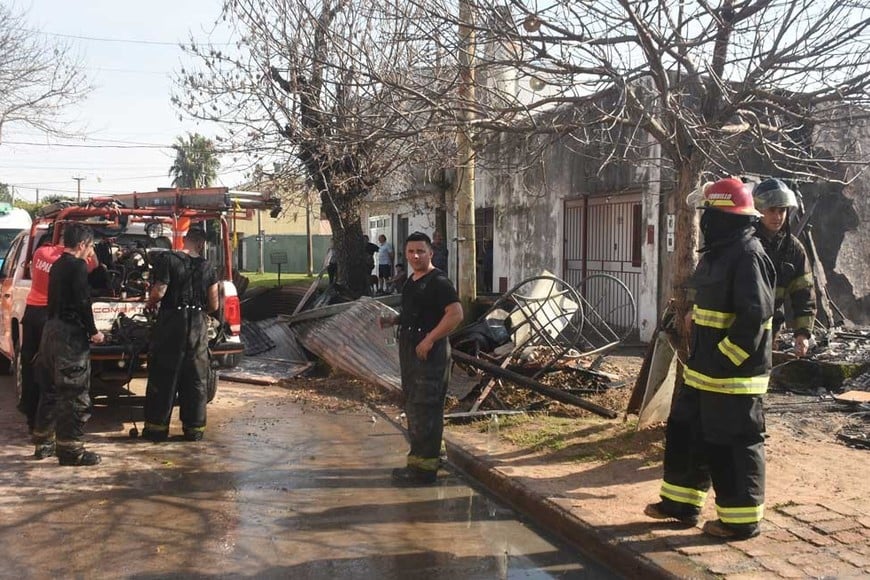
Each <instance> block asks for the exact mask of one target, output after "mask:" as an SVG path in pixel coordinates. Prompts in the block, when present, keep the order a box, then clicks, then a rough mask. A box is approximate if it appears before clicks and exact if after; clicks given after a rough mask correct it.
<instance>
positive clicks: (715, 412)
mask: <svg viewBox="0 0 870 580" xmlns="http://www.w3.org/2000/svg"><path fill="white" fill-rule="evenodd" d="M763 433H764V412H763V408H762V400H761V397H760V396H755V395H730V394H721V393H711V392H706V391H701V390H698V389H694V388H692V387H688V386H683V387H682V388H681V389H680V392H679V394H678V395H677V398H676V400H675V401H674V404H673V407H672V409H671V414H670V416H669V417H668V423H667V433H666V442H665V466H664V467H665V469H664V482H663V483H662V488H661V497H662V498H663V499H664V500H666V501H668V500H669V501H671V502H676V503H677V504H679V505H681V506H682V507H687V506H691V507H694V508H697V509H700V508H701V506H703V504H704V500H705V499H706V496H707V490H708V489H709V488H710V484H711V483H712V485H713V490H714V491H715V493H716V511H717V514H718V516H719V519H720V520H721V521H722V522H723V523H725V524H729V525H732V526H738V527H739V526H743V525H746V526H754V525H757V524H758V523H759V522H760V521H761V519H762V518H763V517H764V437H763Z"/></svg>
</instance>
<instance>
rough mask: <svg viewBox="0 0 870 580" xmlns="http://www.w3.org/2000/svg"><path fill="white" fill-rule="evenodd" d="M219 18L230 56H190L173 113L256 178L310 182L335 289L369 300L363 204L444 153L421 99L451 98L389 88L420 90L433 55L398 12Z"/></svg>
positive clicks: (261, 5) (321, 9)
mask: <svg viewBox="0 0 870 580" xmlns="http://www.w3.org/2000/svg"><path fill="white" fill-rule="evenodd" d="M221 19H222V21H223V22H224V23H225V24H226V25H227V26H229V27H230V28H231V29H232V31H233V32H234V33H235V40H236V42H235V45H234V47H232V48H231V49H229V50H216V49H215V48H213V47H209V46H200V45H197V44H191V45H188V46H185V47H184V48H185V49H186V50H187V51H188V52H189V53H190V54H192V55H194V56H195V57H196V58H197V60H198V63H199V65H201V67H200V69H199V70H196V71H187V70H183V71H181V74H180V78H179V85H180V86H181V87H182V90H181V94H179V95H176V96H175V97H174V101H175V103H176V105H177V106H179V107H180V108H181V109H183V110H184V111H186V112H187V114H189V115H191V116H193V117H195V118H198V119H205V120H210V121H215V122H218V123H220V124H221V125H222V127H223V128H224V129H225V130H226V135H225V136H224V137H223V141H220V140H219V143H221V144H222V146H223V147H224V148H226V149H228V150H232V151H233V152H235V153H236V154H237V155H239V156H242V155H244V156H247V158H249V159H251V160H252V161H251V163H252V174H254V178H255V179H257V180H270V179H273V180H274V179H278V180H284V181H287V182H291V183H294V182H307V183H310V184H311V185H312V186H313V187H314V189H315V190H316V191H318V192H319V193H320V196H321V207H322V209H323V211H324V213H325V214H326V216H327V217H328V219H329V221H330V224H331V226H332V229H333V241H334V248H336V250H337V256H338V271H339V281H341V282H344V283H345V284H346V285H347V287H348V289H349V290H350V291H351V293H352V294H356V295H359V294H362V293H365V292H366V291H367V289H368V277H369V274H370V272H369V271H368V267H367V266H366V263H367V260H366V257H365V255H364V254H365V249H364V244H363V240H362V235H363V229H362V224H361V220H360V209H361V205H362V202H363V200H364V199H365V198H366V196H367V195H369V193H370V192H371V191H372V189H373V188H375V187H376V186H377V185H378V184H379V183H380V182H381V181H382V180H384V179H385V178H387V177H388V176H390V175H391V174H393V173H394V172H395V170H396V169H397V168H399V167H402V166H404V165H405V164H407V163H409V162H410V161H411V160H413V159H422V158H432V157H434V156H437V155H440V153H439V152H438V151H436V150H434V146H433V145H432V144H433V143H440V141H439V140H438V139H430V137H432V136H437V127H436V125H437V124H436V123H433V118H434V116H435V115H436V114H438V111H440V109H437V110H436V109H435V108H434V107H432V106H431V105H430V104H427V101H428V100H432V99H431V97H430V94H431V93H433V92H438V93H443V92H444V91H446V90H449V88H439V89H438V90H437V91H433V89H432V88H431V86H430V87H429V88H428V89H427V93H426V94H423V93H421V94H419V95H416V94H414V93H413V92H409V91H403V92H399V91H397V90H396V87H412V86H413V87H416V86H424V85H426V84H427V83H426V82H425V80H424V79H425V78H426V77H429V78H432V76H433V73H432V67H433V61H432V58H431V57H432V55H430V54H426V51H425V48H424V47H423V46H422V45H418V44H415V42H414V41H413V39H412V36H413V34H414V31H413V26H412V24H413V23H412V22H411V21H410V20H408V19H407V18H405V17H404V14H402V15H398V16H397V15H390V14H388V13H387V12H385V11H384V10H383V6H382V5H380V4H378V2H363V1H359V0H279V1H276V2H266V1H260V0H228V1H226V2H225V3H224V7H223V11H222V14H221ZM199 65H198V66H199ZM411 77H416V80H414V81H410V80H409V79H410V78H411ZM429 84H430V85H431V83H429ZM294 189H299V188H294Z"/></svg>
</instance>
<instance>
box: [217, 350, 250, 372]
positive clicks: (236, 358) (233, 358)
mask: <svg viewBox="0 0 870 580" xmlns="http://www.w3.org/2000/svg"><path fill="white" fill-rule="evenodd" d="M244 356H245V355H243V354H242V353H238V354H219V355H217V356H216V357H215V358H214V360H215V361H216V363H217V366H218V367H220V368H222V369H234V368H236V367H237V366H239V363H241V362H242V357H244Z"/></svg>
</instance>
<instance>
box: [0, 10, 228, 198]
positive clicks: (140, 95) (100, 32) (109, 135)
mask: <svg viewBox="0 0 870 580" xmlns="http://www.w3.org/2000/svg"><path fill="white" fill-rule="evenodd" d="M220 6H221V1H220V0H174V1H169V0H149V1H147V2H128V1H123V0H122V1H118V0H113V1H110V0H76V1H70V0H15V1H14V2H12V9H13V11H15V12H18V13H22V12H23V13H24V14H25V18H26V20H27V22H28V23H29V24H30V25H31V26H32V28H33V29H34V30H38V31H40V32H41V33H42V34H44V35H45V39H46V40H49V41H63V42H67V43H69V44H70V45H71V46H72V48H73V50H74V51H75V52H76V53H77V54H78V55H80V58H81V61H82V63H83V65H84V68H85V71H86V73H87V76H88V78H89V80H90V82H91V84H92V85H93V87H94V89H93V91H92V92H91V93H90V95H89V96H88V97H87V98H86V99H85V100H84V101H83V102H81V103H79V104H76V105H74V106H73V107H71V108H69V109H68V110H67V112H66V118H67V119H68V120H69V121H71V122H72V123H74V124H75V125H76V126H78V127H81V128H83V133H84V134H85V138H84V139H72V140H69V139H64V140H60V141H58V139H54V138H51V139H48V138H47V137H46V136H45V135H42V134H40V133H38V132H36V131H34V130H31V129H26V128H23V127H20V126H9V127H7V128H6V129H4V134H3V140H2V142H0V182H3V183H9V184H11V185H13V186H15V189H16V195H17V196H18V197H22V198H25V199H29V200H33V199H34V198H35V196H36V189H37V188H38V189H39V195H40V197H42V196H44V195H48V194H57V193H61V194H65V195H70V194H72V195H74V194H75V192H76V181H75V180H73V177H83V178H84V180H83V181H81V190H82V193H83V195H99V194H106V193H124V192H131V191H153V190H155V189H156V188H157V187H163V186H169V185H170V181H171V180H170V178H169V177H167V173H168V170H169V166H170V165H171V164H172V159H173V157H174V154H173V152H172V150H171V149H168V148H155V147H148V148H146V147H142V148H138V147H137V148H113V147H109V146H110V145H125V146H127V147H129V146H131V145H139V144H151V145H162V146H168V145H170V144H172V142H173V141H174V140H175V138H176V137H177V136H179V135H183V134H185V133H186V132H188V131H197V132H200V133H202V134H204V135H206V136H208V137H213V136H215V135H216V134H218V131H217V130H216V129H215V127H213V126H205V125H197V124H196V123H195V122H194V121H191V120H189V119H185V120H183V121H182V120H179V111H177V110H176V109H174V108H173V106H172V104H171V103H170V100H169V99H170V95H171V91H172V88H173V86H172V74H173V72H174V71H177V70H178V69H179V68H180V67H181V65H182V63H183V62H184V61H185V56H184V54H183V53H182V51H181V49H180V48H179V47H178V44H177V43H179V42H184V41H186V40H187V39H188V38H189V37H190V36H191V35H192V36H193V37H194V38H196V39H198V40H199V41H211V42H215V43H221V42H225V41H226V40H227V35H226V33H223V34H221V32H214V31H213V27H212V23H213V22H214V20H215V19H216V18H217V16H218V15H219V12H220ZM47 140H50V141H51V142H52V143H57V142H61V143H64V144H67V145H87V146H89V147H69V146H66V147H63V146H46V142H47ZM20 143H37V144H38V145H24V144H20ZM222 162H223V163H224V165H222V167H221V170H220V173H221V175H220V176H219V179H218V183H217V185H226V186H230V187H232V186H235V185H238V183H239V182H240V181H241V180H242V179H243V176H242V175H241V174H240V173H239V172H238V171H234V168H233V167H231V165H232V161H231V160H229V159H226V160H222Z"/></svg>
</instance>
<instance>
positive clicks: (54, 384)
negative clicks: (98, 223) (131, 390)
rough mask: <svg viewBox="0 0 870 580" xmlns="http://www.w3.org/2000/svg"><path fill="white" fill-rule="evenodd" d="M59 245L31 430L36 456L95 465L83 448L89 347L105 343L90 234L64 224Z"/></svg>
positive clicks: (83, 228) (96, 459)
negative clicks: (93, 289)
mask: <svg viewBox="0 0 870 580" xmlns="http://www.w3.org/2000/svg"><path fill="white" fill-rule="evenodd" d="M63 245H64V250H63V254H61V256H60V257H59V258H58V259H57V260H56V261H55V262H54V264H52V265H51V270H50V272H49V281H48V321H47V322H46V323H45V327H44V329H43V332H42V339H41V341H40V345H39V356H38V358H37V363H36V369H35V371H36V377H37V381H38V383H39V386H40V396H39V408H38V410H37V413H36V420H35V423H34V426H33V439H34V443H35V444H36V452H35V455H36V457H38V458H43V457H48V456H50V455H52V452H54V451H55V447H56V452H57V459H58V462H59V463H60V464H61V465H73V466H74V465H96V464H98V463H99V462H100V456H99V455H97V454H96V453H93V452H91V451H86V450H85V448H84V444H83V442H82V438H83V436H84V426H85V423H86V422H87V420H88V419H89V418H90V406H91V400H90V396H89V391H90V386H91V352H90V345H89V344H88V341H89V340H90V341H91V342H93V343H95V344H100V343H102V342H103V333H102V332H99V331H98V330H97V327H96V325H95V324H94V313H93V310H92V309H91V298H90V290H89V288H88V272H87V265H86V263H85V260H86V258H87V256H88V255H89V254H90V253H91V251H92V250H93V247H94V233H93V231H92V230H91V229H90V228H89V227H88V226H85V225H83V224H79V223H70V224H67V225H66V227H64V230H63Z"/></svg>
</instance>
